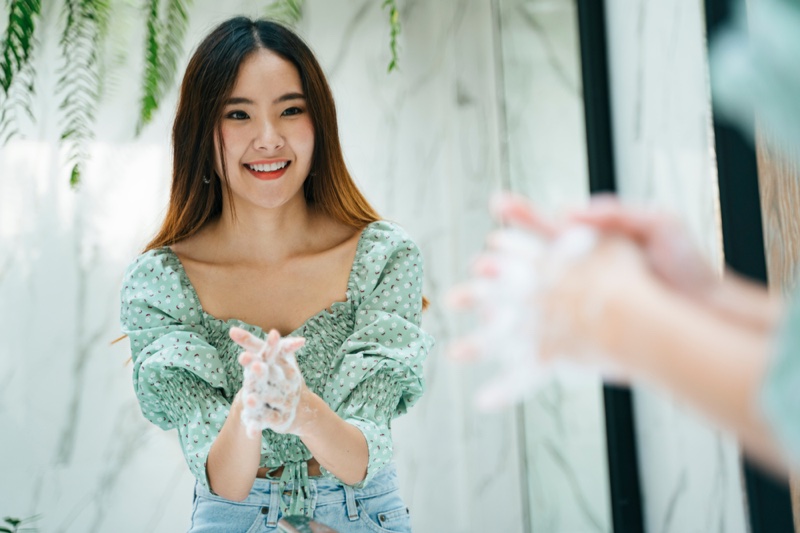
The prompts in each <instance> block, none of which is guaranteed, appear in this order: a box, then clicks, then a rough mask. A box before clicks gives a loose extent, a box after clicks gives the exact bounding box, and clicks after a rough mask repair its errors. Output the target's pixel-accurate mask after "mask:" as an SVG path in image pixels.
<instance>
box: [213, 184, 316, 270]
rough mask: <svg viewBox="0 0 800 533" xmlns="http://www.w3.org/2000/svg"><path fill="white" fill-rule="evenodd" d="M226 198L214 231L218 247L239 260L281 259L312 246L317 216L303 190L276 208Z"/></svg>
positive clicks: (272, 260)
mask: <svg viewBox="0 0 800 533" xmlns="http://www.w3.org/2000/svg"><path fill="white" fill-rule="evenodd" d="M242 204H243V202H240V203H239V204H238V205H237V206H236V214H235V217H234V214H233V213H232V212H231V209H230V208H229V206H228V202H227V201H225V202H223V208H222V214H221V215H220V218H219V219H217V221H216V222H215V223H214V227H213V228H212V233H213V235H214V240H215V241H216V242H217V243H218V249H219V250H220V251H221V252H222V253H225V254H226V255H227V256H228V257H229V258H237V260H240V261H257V262H269V263H272V262H278V261H282V260H284V259H287V258H289V257H291V256H293V255H296V254H298V253H302V252H303V251H305V250H307V249H309V248H310V247H311V246H312V238H313V235H314V231H313V227H314V226H315V224H314V223H315V219H316V217H315V216H314V213H313V211H312V210H311V209H310V208H309V207H308V205H307V204H306V202H305V198H303V196H302V194H299V195H297V196H295V197H294V198H292V199H291V200H289V201H288V202H286V204H284V205H281V206H279V207H275V208H264V207H260V206H255V205H252V204H244V205H242Z"/></svg>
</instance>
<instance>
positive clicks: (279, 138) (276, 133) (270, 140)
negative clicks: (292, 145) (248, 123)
mask: <svg viewBox="0 0 800 533" xmlns="http://www.w3.org/2000/svg"><path fill="white" fill-rule="evenodd" d="M284 142H285V140H284V138H283V134H282V133H281V131H280V129H279V128H278V127H277V126H276V125H275V124H273V123H272V122H271V121H269V120H264V121H262V122H261V125H260V126H259V128H258V131H257V132H256V137H255V141H254V144H255V148H256V149H260V150H267V151H275V150H278V149H280V148H282V147H283V144H284Z"/></svg>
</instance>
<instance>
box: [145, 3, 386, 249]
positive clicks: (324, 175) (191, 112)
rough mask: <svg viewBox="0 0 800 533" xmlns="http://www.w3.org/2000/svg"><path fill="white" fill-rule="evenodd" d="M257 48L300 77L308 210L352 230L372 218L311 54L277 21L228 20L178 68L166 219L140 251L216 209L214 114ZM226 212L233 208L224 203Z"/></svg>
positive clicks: (217, 125)
mask: <svg viewBox="0 0 800 533" xmlns="http://www.w3.org/2000/svg"><path fill="white" fill-rule="evenodd" d="M260 49H267V50H270V51H272V52H274V53H276V54H278V55H280V56H281V57H283V58H284V59H286V60H287V61H289V62H290V63H292V64H293V65H294V66H295V68H297V71H298V73H299V74H300V80H301V82H302V85H303V91H304V93H305V95H306V102H307V105H308V113H309V115H310V117H311V122H312V124H313V125H314V153H313V158H312V163H311V172H310V175H309V176H308V178H306V181H305V183H304V184H303V193H304V195H305V199H306V202H307V203H308V205H310V206H314V207H316V208H317V209H318V210H319V211H320V212H322V213H324V214H326V215H328V216H330V217H331V218H333V219H334V220H337V221H338V222H340V223H342V224H345V225H347V226H351V227H353V228H357V229H361V228H364V227H365V226H366V225H367V224H369V223H370V222H374V221H376V220H379V219H380V216H379V215H378V213H377V212H376V211H375V209H373V207H372V206H371V205H370V204H369V202H368V201H367V199H366V198H364V196H363V195H362V194H361V192H360V191H359V190H358V187H356V184H355V183H354V182H353V178H352V177H351V176H350V172H349V171H348V170H347V166H346V165H345V162H344V156H343V155H342V148H341V144H340V142H339V126H338V124H337V121H336V104H335V103H334V101H333V94H332V93H331V90H330V87H329V85H328V82H327V80H326V79H325V74H324V73H323V72H322V68H321V67H320V66H319V63H318V62H317V60H316V58H315V57H314V54H313V53H312V52H311V50H310V49H309V47H308V46H307V45H306V44H305V43H304V42H303V40H302V39H300V37H298V36H297V35H296V34H294V33H293V32H292V31H290V30H289V29H287V28H285V27H284V26H281V25H280V24H277V23H275V22H272V21H268V20H252V19H249V18H247V17H236V18H232V19H230V20H227V21H225V22H223V23H222V24H220V25H219V26H217V27H216V28H215V29H214V30H213V31H212V32H211V33H210V34H209V35H208V37H206V38H205V39H204V40H203V41H202V42H201V43H200V45H199V46H198V47H197V50H196V51H195V52H194V54H193V55H192V58H191V59H190V60H189V65H188V66H187V67H186V73H185V74H184V76H183V82H182V84H181V90H180V96H179V100H178V110H177V113H176V115H175V122H174V124H173V127H172V189H171V193H170V199H169V205H168V207H167V214H166V216H165V217H164V222H163V223H162V225H161V229H160V230H159V231H158V233H157V234H156V236H155V237H153V239H152V240H151V241H150V242H149V243H148V244H147V247H146V248H145V251H148V250H152V249H153V248H159V247H161V246H168V245H170V244H174V243H175V242H178V241H180V240H182V239H185V238H187V237H189V236H191V235H193V234H194V233H196V232H197V231H198V230H199V229H200V228H201V227H202V226H203V225H204V224H205V223H206V222H208V221H209V220H211V219H213V218H215V217H216V216H218V215H219V214H220V213H221V212H222V198H223V195H222V187H223V186H224V187H229V185H228V180H227V179H224V180H221V179H219V178H218V176H217V175H216V171H215V168H216V165H215V164H214V162H215V158H214V155H215V153H219V154H220V156H221V157H222V158H223V160H222V164H221V167H222V168H221V170H222V172H223V173H225V162H224V152H223V145H222V135H221V123H222V112H223V109H224V105H225V101H226V100H227V99H228V97H229V96H230V94H231V92H232V91H233V86H234V84H235V83H236V77H237V75H238V72H239V67H240V66H241V64H242V63H243V62H244V60H245V59H247V58H248V57H249V56H250V55H251V54H253V53H254V52H256V51H257V50H260ZM215 133H216V138H217V139H218V143H217V146H214V137H215ZM225 177H227V176H225ZM204 180H205V181H208V180H210V181H211V183H205V182H204ZM228 192H230V190H228ZM228 197H229V198H230V197H231V195H230V194H229V195H228ZM229 207H231V208H233V205H232V203H231V204H229Z"/></svg>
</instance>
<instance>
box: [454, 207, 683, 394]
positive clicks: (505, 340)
mask: <svg viewBox="0 0 800 533" xmlns="http://www.w3.org/2000/svg"><path fill="white" fill-rule="evenodd" d="M492 207H493V212H494V215H495V217H496V218H498V219H499V220H501V221H503V222H505V223H508V224H511V226H510V227H506V228H504V229H501V230H498V231H496V232H494V233H492V234H491V235H490V236H489V238H488V239H487V247H486V250H485V251H484V252H483V253H482V254H481V256H480V257H479V258H478V260H477V261H476V263H475V267H474V272H473V275H472V279H470V280H468V281H467V282H466V283H464V284H462V285H460V286H458V287H456V288H455V289H454V290H453V291H452V292H451V293H450V304H451V306H452V307H454V308H456V309H473V310H474V311H476V313H477V315H478V321H479V323H478V326H477V328H476V329H475V330H474V331H473V332H472V333H471V334H470V335H467V336H464V337H463V338H461V339H458V340H457V341H456V342H454V343H453V344H452V345H451V347H450V350H449V353H450V355H451V357H453V358H454V359H460V360H465V359H485V360H488V361H492V362H494V363H496V366H497V367H498V370H499V372H498V374H497V378H496V379H495V380H494V381H493V382H491V383H490V384H489V385H488V386H486V387H485V388H484V389H482V390H481V391H480V392H479V393H478V395H477V397H476V400H477V404H478V407H480V408H483V409H494V408H498V407H502V406H505V405H508V404H510V403H512V402H515V401H518V400H520V399H522V397H523V396H524V395H525V394H527V393H530V392H531V391H532V390H533V389H535V388H536V387H537V385H539V384H541V383H543V382H545V381H546V379H547V378H549V377H550V375H551V374H552V373H553V372H554V371H555V370H556V369H558V368H559V367H562V366H570V367H571V368H572V369H573V370H574V369H576V368H587V367H588V368H589V369H590V370H592V371H599V372H600V373H601V374H602V375H604V377H606V378H610V379H614V380H618V379H626V378H627V377H628V374H627V372H625V371H623V368H624V366H623V365H621V364H620V363H621V362H622V361H618V360H617V359H615V358H614V357H612V356H613V355H615V354H617V353H618V350H619V348H620V347H619V340H620V339H623V338H625V337H624V335H623V333H624V330H625V328H626V327H627V324H625V323H624V321H620V320H618V316H619V314H618V312H617V311H618V310H619V309H620V308H621V307H622V308H627V307H626V305H627V302H629V301H630V298H631V295H634V294H649V291H647V290H643V289H645V288H649V287H652V286H653V284H654V283H655V282H656V281H658V282H663V281H662V280H657V279H656V278H657V274H654V273H653V272H652V268H651V267H650V266H649V264H648V261H649V260H650V256H649V254H648V253H647V250H646V249H644V248H643V247H642V246H641V245H640V244H638V243H637V241H636V240H634V239H633V238H631V237H630V236H629V235H627V234H626V233H622V232H615V231H613V230H612V231H610V232H606V231H603V229H604V228H602V225H601V224H598V225H599V226H601V227H600V228H598V227H597V226H595V225H594V224H591V222H594V221H593V220H588V221H586V222H587V223H581V222H583V221H576V220H574V219H573V220H567V221H565V222H560V221H555V220H551V219H548V218H546V217H544V216H542V215H541V214H540V213H539V212H538V211H536V209H535V208H534V207H533V206H532V205H531V204H530V203H529V202H527V201H526V200H524V199H522V198H519V197H516V196H513V195H503V196H499V197H497V198H495V199H494V201H493V206H492ZM576 222H578V223H576ZM659 242H660V241H659ZM657 248H658V247H657ZM675 278H676V279H680V280H681V281H684V280H685V278H683V277H680V276H675ZM692 281H693V280H692ZM684 282H685V283H687V284H688V282H686V281H684ZM578 365H579V366H578Z"/></svg>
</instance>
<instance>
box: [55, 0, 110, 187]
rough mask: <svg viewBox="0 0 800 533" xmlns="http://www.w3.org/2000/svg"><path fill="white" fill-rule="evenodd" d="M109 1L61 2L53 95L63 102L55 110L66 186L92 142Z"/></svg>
mask: <svg viewBox="0 0 800 533" xmlns="http://www.w3.org/2000/svg"><path fill="white" fill-rule="evenodd" d="M109 10H110V0H65V2H64V30H63V33H62V34H61V40H60V42H59V44H60V46H61V60H62V64H61V68H60V69H59V78H58V81H57V82H56V93H57V94H59V95H62V97H63V100H62V101H61V105H60V106H59V109H60V110H61V113H62V119H63V122H64V126H63V127H64V129H63V130H62V133H61V140H62V141H63V142H64V143H65V144H66V146H67V162H68V164H69V166H70V167H71V170H70V180H69V182H70V185H72V186H73V187H77V185H78V184H79V183H80V179H81V173H82V170H83V164H84V162H85V161H86V159H87V158H88V146H87V145H88V143H89V142H90V141H91V140H92V139H93V137H94V135H93V129H92V127H93V125H94V116H95V110H96V109H97V102H98V101H99V100H100V96H101V92H102V80H101V77H100V74H99V72H100V65H99V57H100V53H101V49H102V43H103V40H104V37H105V35H106V29H107V28H108V14H109Z"/></svg>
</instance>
